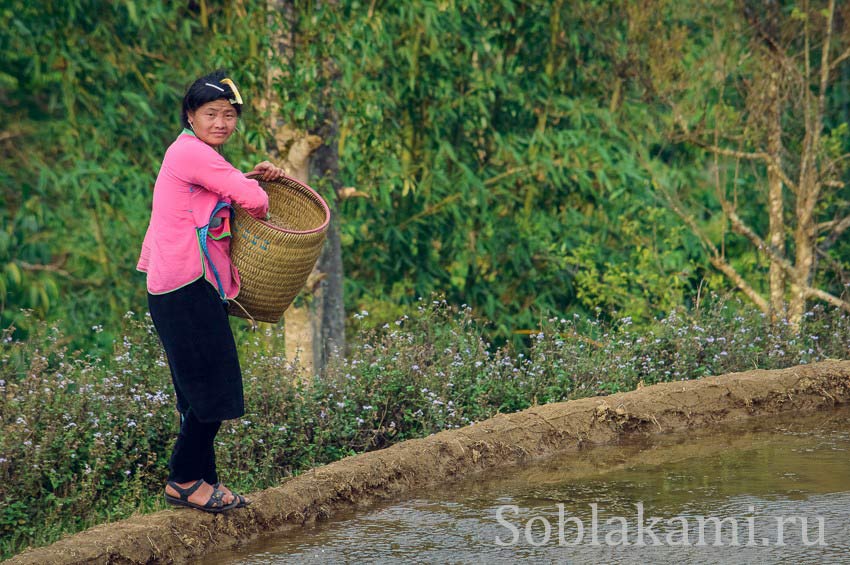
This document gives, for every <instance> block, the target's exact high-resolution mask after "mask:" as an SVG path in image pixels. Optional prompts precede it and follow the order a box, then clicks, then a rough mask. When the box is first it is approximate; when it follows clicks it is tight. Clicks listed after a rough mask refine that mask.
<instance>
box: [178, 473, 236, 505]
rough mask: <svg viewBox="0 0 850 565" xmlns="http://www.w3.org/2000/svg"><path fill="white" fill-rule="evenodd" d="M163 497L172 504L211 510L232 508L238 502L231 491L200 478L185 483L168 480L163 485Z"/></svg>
mask: <svg viewBox="0 0 850 565" xmlns="http://www.w3.org/2000/svg"><path fill="white" fill-rule="evenodd" d="M165 497H166V500H167V501H168V502H169V503H172V504H177V505H180V506H189V507H191V508H197V509H199V510H208V511H211V512H218V511H221V510H228V509H230V508H234V507H235V506H236V504H234V503H235V502H238V501H237V499H236V497H235V496H234V495H233V493H231V492H229V491H228V492H225V491H224V490H223V489H217V488H214V487H213V486H212V485H211V484H209V483H207V482H206V481H204V480H202V479H198V480H197V481H188V482H185V483H176V482H171V481H170V482H169V483H168V484H166V486H165Z"/></svg>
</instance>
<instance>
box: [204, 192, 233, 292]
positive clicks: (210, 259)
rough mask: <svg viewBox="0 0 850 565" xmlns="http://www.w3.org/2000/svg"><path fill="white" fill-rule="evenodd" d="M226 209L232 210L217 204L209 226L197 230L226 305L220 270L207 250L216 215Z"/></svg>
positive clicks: (222, 203) (220, 203)
mask: <svg viewBox="0 0 850 565" xmlns="http://www.w3.org/2000/svg"><path fill="white" fill-rule="evenodd" d="M224 208H230V204H228V203H227V202H219V203H218V204H216V205H215V208H213V211H212V214H210V221H209V222H207V225H205V226H204V227H202V228H196V229H197V230H198V240H199V241H200V242H201V249H203V251H204V257H206V258H207V262H208V263H209V264H210V268H211V269H212V272H213V276H214V277H215V282H216V284H217V285H218V294H219V296H221V301H222V302H225V303H226V302H227V295H226V294H225V292H224V285H222V284H221V277H220V276H218V269H216V268H215V263H213V261H212V258H211V257H210V251H209V249H208V248H207V236H208V235H209V231H210V222H212V219H213V218H214V217H215V215H216V214H218V213H219V212H220V211H221V210H222V209H224ZM230 213H231V214H233V208H230Z"/></svg>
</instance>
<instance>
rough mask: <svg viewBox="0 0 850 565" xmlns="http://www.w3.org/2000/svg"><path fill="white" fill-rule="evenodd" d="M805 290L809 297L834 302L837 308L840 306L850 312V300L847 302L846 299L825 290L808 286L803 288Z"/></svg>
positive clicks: (829, 302)
mask: <svg viewBox="0 0 850 565" xmlns="http://www.w3.org/2000/svg"><path fill="white" fill-rule="evenodd" d="M803 292H804V293H805V294H806V297H807V298H817V299H818V300H823V301H824V302H826V303H828V304H832V305H833V306H835V307H836V308H840V309H841V310H844V311H845V312H850V302H847V301H846V300H841V299H840V298H838V297H837V296H835V295H832V294H830V293H828V292H826V291H824V290H820V289H818V288H812V287H810V286H806V287H804V288H803Z"/></svg>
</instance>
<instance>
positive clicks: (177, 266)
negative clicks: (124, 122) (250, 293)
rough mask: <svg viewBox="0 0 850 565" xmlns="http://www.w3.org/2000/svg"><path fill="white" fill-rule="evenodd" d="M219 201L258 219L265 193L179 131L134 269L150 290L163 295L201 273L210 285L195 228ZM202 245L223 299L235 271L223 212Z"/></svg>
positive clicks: (231, 294)
mask: <svg viewBox="0 0 850 565" xmlns="http://www.w3.org/2000/svg"><path fill="white" fill-rule="evenodd" d="M219 202H226V203H228V204H238V205H239V206H241V207H242V208H244V209H245V211H247V212H248V213H249V214H251V215H252V216H256V217H260V218H261V217H264V216H265V215H266V214H267V213H268V210H269V197H268V195H267V194H266V193H265V191H264V190H263V189H262V188H260V185H259V183H258V182H257V181H255V180H253V179H249V178H246V177H245V175H243V174H242V173H241V172H240V171H238V170H237V169H235V168H234V167H233V166H232V165H231V164H230V163H228V162H227V161H226V160H225V159H224V157H222V156H221V155H220V154H219V153H218V152H217V151H216V150H215V149H213V148H212V147H210V146H209V145H207V144H206V143H204V142H203V141H201V140H200V139H198V138H197V137H195V135H194V134H193V133H192V132H191V131H189V130H183V133H181V134H180V135H179V136H178V137H177V139H176V140H175V141H174V143H172V144H171V146H170V147H169V148H168V150H167V151H166V152H165V158H164V159H163V160H162V167H161V168H160V170H159V175H158V176H157V177H156V184H155V185H154V189H153V209H152V211H151V220H150V224H149V225H148V231H147V233H146V234H145V239H144V242H143V243H142V252H141V255H140V256H139V262H138V264H137V265H136V268H137V269H138V270H139V271H142V272H145V273H147V287H148V292H150V293H151V294H164V293H166V292H171V291H173V290H177V289H178V288H181V287H183V286H186V285H187V284H189V283H192V282H194V281H196V280H198V279H199V278H201V277H206V280H208V281H209V282H210V283H211V284H212V285H213V286H214V287H216V289H218V285H217V283H216V281H215V276H214V275H213V272H212V269H211V268H210V265H209V262H208V261H207V259H206V257H204V253H203V250H202V248H201V244H200V239H199V233H198V228H202V227H204V226H206V225H207V224H209V223H210V215H211V214H212V212H213V210H214V209H215V206H216V204H218V203H219ZM216 216H217V217H220V218H222V220H223V221H222V224H221V226H220V227H218V228H212V227H211V228H210V233H209V237H208V238H207V249H208V251H209V255H210V259H211V260H212V262H213V264H214V265H215V267H216V270H217V271H218V275H219V278H220V280H221V283H222V290H223V291H224V293H225V295H226V296H227V298H235V297H236V295H237V294H239V273H238V272H237V271H236V267H234V266H233V264H232V263H231V261H230V237H228V236H229V233H228V231H229V230H228V228H229V220H228V219H229V210H228V209H226V208H225V209H224V210H221V211H219V212H218V213H217V214H216Z"/></svg>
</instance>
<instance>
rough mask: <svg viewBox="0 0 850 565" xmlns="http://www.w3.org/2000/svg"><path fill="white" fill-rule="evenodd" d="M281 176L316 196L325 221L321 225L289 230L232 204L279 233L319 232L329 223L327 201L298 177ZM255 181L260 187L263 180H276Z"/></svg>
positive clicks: (329, 212)
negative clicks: (307, 228) (309, 228)
mask: <svg viewBox="0 0 850 565" xmlns="http://www.w3.org/2000/svg"><path fill="white" fill-rule="evenodd" d="M282 178H284V179H286V180H288V181H291V182H293V183H295V184H297V185H300V186H301V187H303V188H306V189H307V190H308V191H309V192H310V193H312V194H313V196H315V197H316V200H317V201H318V202H319V204H321V205H322V210H323V211H324V212H325V221H324V222H322V225H320V226H319V227H317V228H313V229H311V230H291V229H287V228H282V227H280V226H276V225H274V224H272V223H269V222H267V221H265V220H261V219H260V218H255V217H254V216H251V214H248V212H247V211H245V209H244V208H242V207H241V206H238V205H236V204H235V203H234V205H235V206H236V207H237V208H239V209H240V210H242V211H243V212H245V213H246V214H248V216H249V217H250V218H251V219H252V220H254V221H255V222H259V223H261V224H263V225H264V226H266V227H267V228H269V229H272V230H274V231H278V232H281V233H291V234H303V235H307V234H311V233H319V232H321V231H324V230H325V229H326V228H327V227H328V224H329V223H330V221H331V209H330V208H329V207H328V203H327V202H325V199H324V198H322V196H321V195H320V194H319V193H318V192H316V191H315V190H313V189H312V188H311V187H309V186H307V184H306V183H303V182H301V181H300V180H298V179H295V178H292V177H290V176H288V175H283V177H282ZM278 180H280V179H278ZM257 182H258V183H260V187H261V188H263V187H262V183H264V182H277V181H260V180H258V181H257Z"/></svg>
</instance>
